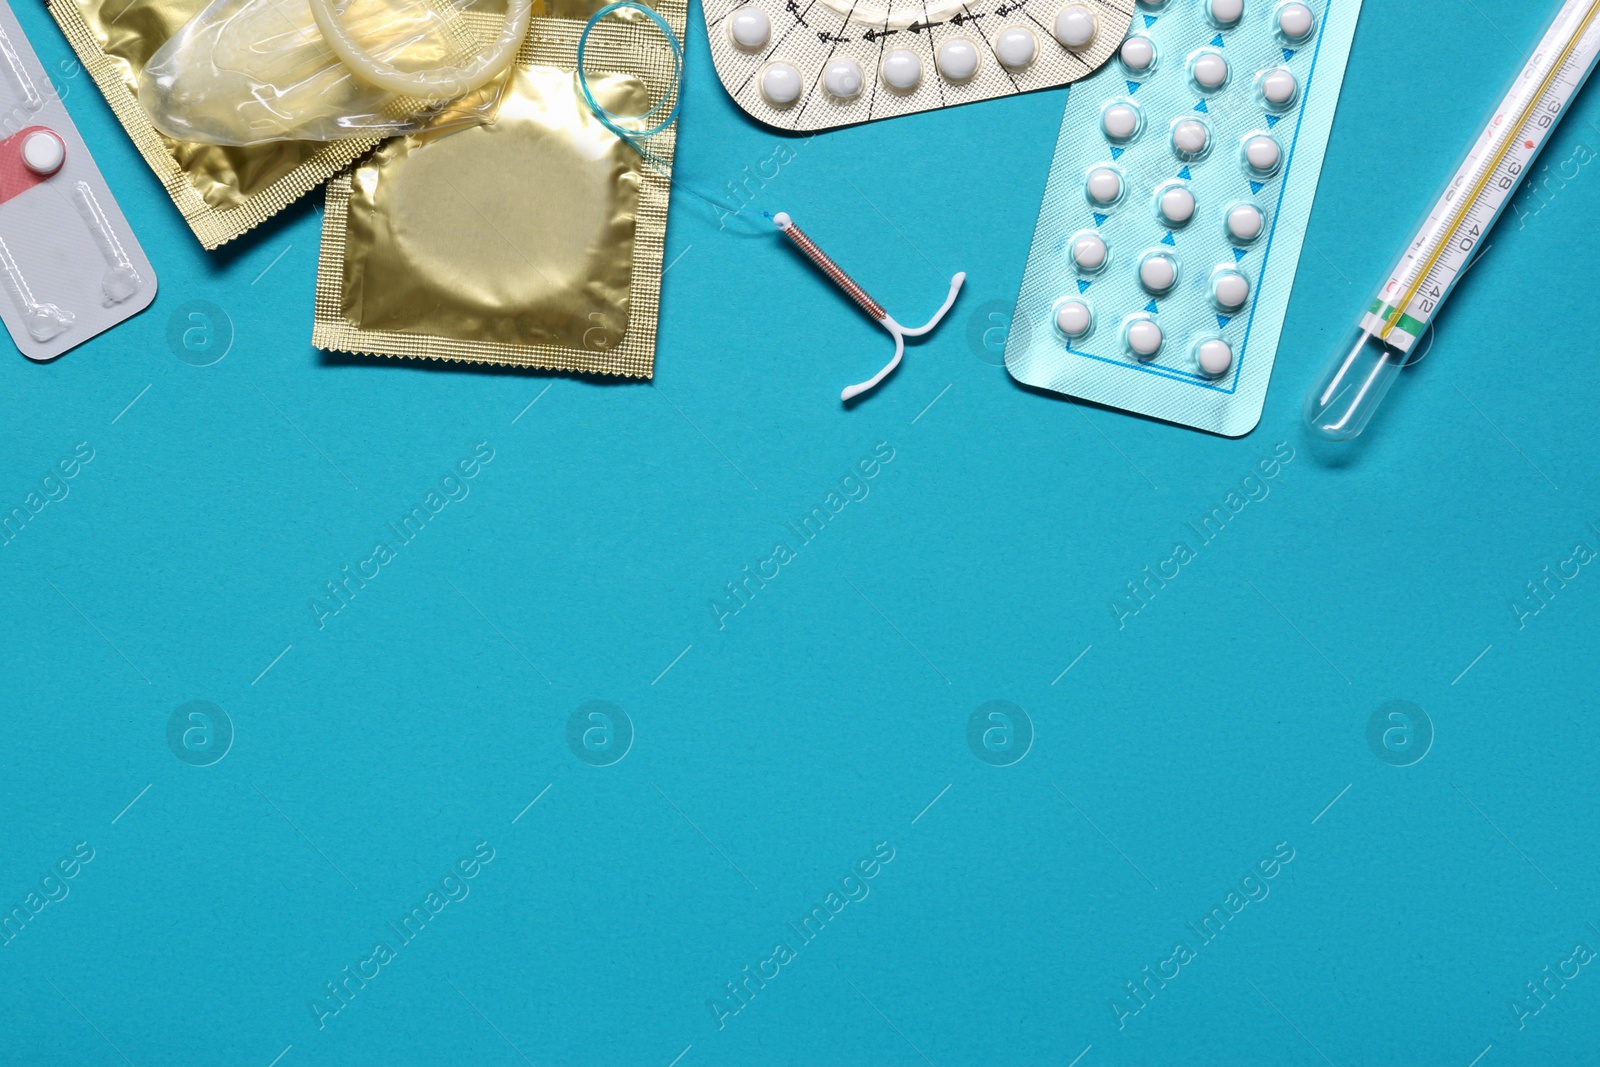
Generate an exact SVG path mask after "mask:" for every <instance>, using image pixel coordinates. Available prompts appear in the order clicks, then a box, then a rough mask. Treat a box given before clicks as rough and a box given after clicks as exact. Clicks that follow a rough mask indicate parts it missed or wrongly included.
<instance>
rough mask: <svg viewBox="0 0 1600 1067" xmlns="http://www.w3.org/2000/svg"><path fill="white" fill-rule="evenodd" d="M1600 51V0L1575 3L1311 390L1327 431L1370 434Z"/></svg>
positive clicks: (1311, 409) (1310, 418)
mask: <svg viewBox="0 0 1600 1067" xmlns="http://www.w3.org/2000/svg"><path fill="white" fill-rule="evenodd" d="M1597 57H1600V0H1566V2H1565V3H1563V4H1562V5H1561V10H1560V11H1558V12H1557V13H1556V17H1555V21H1553V22H1552V23H1551V24H1550V28H1549V29H1548V30H1546V31H1545V35H1544V38H1543V40H1541V41H1540V42H1539V47H1538V48H1537V49H1536V50H1535V51H1534V53H1533V58H1532V59H1530V60H1528V64H1527V66H1525V67H1523V68H1522V72H1521V73H1520V74H1518V75H1517V78H1516V80H1515V81H1514V82H1512V83H1511V89H1510V91H1508V92H1507V93H1506V95H1505V98H1504V99H1503V100H1501V101H1500V103H1499V105H1498V106H1497V107H1496V108H1495V109H1494V113H1493V114H1492V115H1491V116H1490V118H1489V120H1488V123H1487V124H1486V125H1485V127H1484V129H1483V132H1482V133H1480V134H1479V135H1478V139H1477V141H1475V142H1474V143H1473V145H1472V149H1471V150H1470V151H1469V152H1468V153H1467V158H1466V159H1465V160H1464V161H1463V162H1462V164H1461V166H1460V168H1459V169H1458V170H1457V171H1456V173H1455V176H1454V177H1453V178H1452V179H1451V180H1450V184H1449V185H1448V186H1446V187H1445V190H1444V192H1443V193H1442V194H1440V196H1439V199H1438V201H1437V202H1435V203H1434V205H1433V207H1432V208H1431V209H1430V210H1429V212H1428V217H1427V219H1425V220H1424V221H1423V223H1422V226H1421V228H1420V229H1418V230H1417V232H1416V233H1415V234H1413V235H1412V238H1411V243H1410V244H1409V245H1407V246H1406V251H1405V254H1404V255H1403V256H1401V258H1400V263H1399V265H1398V266H1396V267H1395V269H1394V272H1393V273H1392V274H1391V275H1390V276H1389V280H1388V281H1386V282H1385V283H1384V285H1383V288H1382V289H1380V290H1378V294H1377V295H1376V296H1375V297H1373V299H1372V303H1371V305H1370V306H1368V307H1367V309H1366V311H1365V312H1364V313H1363V314H1362V316H1361V320H1360V321H1359V322H1358V323H1357V325H1356V329H1355V336H1354V339H1353V344H1352V343H1348V342H1347V343H1346V344H1344V345H1342V346H1341V347H1340V348H1339V349H1338V351H1337V352H1336V353H1335V354H1334V358H1333V359H1332V361H1331V362H1330V363H1329V364H1328V366H1327V367H1326V369H1324V371H1323V372H1322V374H1321V376H1320V377H1318V379H1317V381H1316V383H1315V384H1314V385H1313V386H1312V387H1311V391H1310V392H1309V393H1307V394H1306V401H1305V414H1306V421H1307V422H1308V423H1309V424H1310V426H1311V429H1312V430H1313V431H1314V432H1316V433H1317V434H1319V435H1321V436H1322V437H1325V438H1328V439H1330V440H1334V441H1348V440H1350V439H1351V438H1353V437H1355V436H1357V435H1358V434H1360V433H1361V431H1362V430H1363V429H1365V428H1366V425H1367V423H1368V421H1369V420H1371V418H1372V414H1373V412H1375V411H1376V410H1377V409H1378V405H1379V404H1380V403H1382V402H1383V398H1384V396H1385V395H1386V394H1387V393H1388V392H1389V387H1390V386H1391V385H1393V384H1394V380H1395V378H1396V376H1398V375H1399V373H1400V368H1401V367H1402V366H1404V365H1405V363H1406V359H1407V357H1408V356H1409V354H1410V352H1411V349H1412V346H1413V345H1415V344H1416V343H1417V341H1418V339H1419V338H1421V336H1422V334H1423V332H1424V331H1426V330H1427V328H1428V325H1429V323H1431V322H1432V321H1433V316H1434V315H1436V314H1437V313H1438V311H1439V305H1441V304H1443V303H1444V302H1445V300H1446V298H1448V297H1449V295H1450V293H1451V291H1452V290H1453V289H1454V288H1455V284H1456V282H1457V281H1458V280H1459V279H1460V278H1461V275H1462V274H1463V273H1464V272H1465V271H1466V269H1467V267H1468V265H1469V264H1470V263H1471V261H1472V257H1473V255H1474V253H1475V252H1476V251H1477V249H1478V247H1479V246H1480V244H1481V243H1482V241H1483V238H1484V236H1485V235H1486V234H1487V233H1488V232H1489V228H1490V227H1491V226H1493V225H1494V224H1495V220H1497V219H1498V218H1499V217H1500V213H1501V212H1502V211H1504V210H1505V208H1506V205H1507V204H1509V203H1511V198H1512V197H1513V196H1514V195H1515V194H1516V191H1517V187H1518V186H1520V185H1521V184H1522V179H1523V178H1524V177H1525V176H1526V175H1527V173H1528V171H1529V170H1530V169H1531V167H1532V165H1533V161H1534V159H1535V158H1536V157H1537V156H1538V155H1539V151H1540V150H1541V149H1542V148H1543V147H1544V144H1545V141H1546V139H1547V138H1548V137H1549V136H1550V131H1551V130H1553V129H1555V125H1556V123H1557V122H1560V121H1561V117H1562V116H1563V115H1565V114H1566V111H1567V105H1568V104H1570V103H1571V102H1572V98H1573V97H1574V96H1575V95H1576V94H1577V92H1578V90H1579V89H1580V88H1582V86H1583V83H1584V82H1585V81H1587V80H1588V78H1589V74H1590V73H1591V72H1592V71H1593V70H1594V66H1595V60H1596V58H1597Z"/></svg>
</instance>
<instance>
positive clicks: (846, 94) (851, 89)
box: [822, 56, 866, 100]
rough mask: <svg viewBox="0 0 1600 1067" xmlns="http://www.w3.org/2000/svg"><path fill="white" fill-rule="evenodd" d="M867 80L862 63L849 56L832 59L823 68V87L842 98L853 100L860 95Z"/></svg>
mask: <svg viewBox="0 0 1600 1067" xmlns="http://www.w3.org/2000/svg"><path fill="white" fill-rule="evenodd" d="M865 81H866V78H865V77H864V76H863V75H862V73H861V64H860V63H857V62H856V61H855V60H853V59H851V58H850V57H849V56H839V57H837V58H835V59H830V60H828V65H827V66H826V67H824V68H822V87H823V88H824V89H826V90H828V93H829V94H830V95H832V96H834V97H836V98H837V99H840V100H853V99H855V98H856V97H857V96H859V95H860V93H861V86H862V84H863V83H864V82H865Z"/></svg>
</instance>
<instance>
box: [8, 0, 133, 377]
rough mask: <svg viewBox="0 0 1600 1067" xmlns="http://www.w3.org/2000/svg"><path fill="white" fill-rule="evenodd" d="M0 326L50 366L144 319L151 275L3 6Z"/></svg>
mask: <svg viewBox="0 0 1600 1067" xmlns="http://www.w3.org/2000/svg"><path fill="white" fill-rule="evenodd" d="M0 288H3V289H4V290H5V295H4V296H3V297H0V319H4V321H5V324H6V329H7V330H8V331H10V333H11V339H12V340H13V341H15V342H16V344H17V348H18V349H20V350H21V351H22V354H23V355H25V356H27V357H28V358H29V359H33V360H45V359H53V358H55V357H56V356H59V355H60V354H61V353H63V352H65V351H66V350H67V349H69V348H72V347H73V346H75V345H79V344H82V343H83V342H84V341H87V340H88V339H89V338H91V337H93V336H94V335H95V334H97V333H100V332H102V331H104V330H108V329H110V328H111V327H113V326H115V325H116V324H117V323H119V322H121V321H122V320H123V319H126V318H128V317H130V316H132V315H135V314H137V313H138V312H140V311H142V310H144V309H145V308H146V307H148V306H149V304H150V301H151V300H153V299H155V295H156V275H155V271H153V270H151V269H150V261H149V260H147V259H145V257H144V252H143V250H141V249H140V248H139V244H138V242H137V241H135V240H134V238H133V231H132V230H131V229H130V228H129V226H128V220H127V219H125V218H123V217H122V211H121V210H120V209H119V208H118V207H117V203H116V201H115V200H113V199H112V198H111V190H110V189H109V188H108V187H107V186H106V183H105V179H104V178H102V177H101V176H100V171H99V169H98V168H97V167H96V166H95V165H94V160H93V159H91V158H90V156H89V149H88V146H86V145H85V144H84V143H83V138H82V137H79V136H78V131H77V128H76V127H75V126H73V124H72V120H71V119H70V118H68V117H67V109H66V106H65V105H64V104H62V102H61V98H60V96H59V95H58V94H57V93H56V92H55V90H54V88H52V86H51V84H50V79H49V77H48V76H47V75H46V74H45V71H44V68H43V67H42V66H41V65H40V63H39V58H38V57H37V56H36V55H34V54H33V49H32V48H30V47H29V46H28V40H27V38H26V37H24V36H23V34H22V27H21V26H19V25H18V24H17V20H16V16H15V15H13V14H12V12H11V8H10V7H9V6H8V5H6V4H4V3H0Z"/></svg>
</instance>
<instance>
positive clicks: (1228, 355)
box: [1195, 339, 1233, 378]
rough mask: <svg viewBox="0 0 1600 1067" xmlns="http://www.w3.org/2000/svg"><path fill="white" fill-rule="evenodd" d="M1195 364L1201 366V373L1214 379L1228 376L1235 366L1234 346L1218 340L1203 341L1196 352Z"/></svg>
mask: <svg viewBox="0 0 1600 1067" xmlns="http://www.w3.org/2000/svg"><path fill="white" fill-rule="evenodd" d="M1195 362H1197V363H1199V364H1200V371H1201V373H1203V374H1207V375H1210V376H1211V377H1213V378H1215V377H1218V376H1219V375H1223V374H1226V373H1228V368H1229V367H1232V366H1233V346H1232V345H1230V344H1229V343H1228V342H1226V341H1219V340H1216V339H1212V340H1210V341H1202V342H1200V347H1199V348H1198V349H1197V350H1196V351H1195Z"/></svg>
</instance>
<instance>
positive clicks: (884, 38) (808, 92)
mask: <svg viewBox="0 0 1600 1067" xmlns="http://www.w3.org/2000/svg"><path fill="white" fill-rule="evenodd" d="M1133 6H1134V0H899V2H898V3H897V2H896V0H709V2H708V3H707V4H706V5H705V20H706V33H707V34H708V36H709V37H710V41H711V61H712V64H713V65H714V66H715V67H716V68H717V77H718V78H721V79H722V86H723V88H724V89H726V90H727V91H728V95H729V96H731V97H733V99H734V102H735V103H737V104H738V105H739V106H740V107H742V108H743V109H744V110H745V111H746V112H748V113H749V114H750V115H751V116H752V117H754V118H756V119H759V120H760V121H762V122H765V123H766V124H767V125H769V126H776V127H779V128H780V129H786V130H826V129H831V128H833V127H835V126H848V125H850V124H852V123H857V122H870V121H872V120H874V119H884V118H890V117H892V116H895V115H909V114H911V113H913V112H917V111H932V110H934V109H936V108H942V107H952V106H954V105H956V104H967V103H971V102H972V101H975V100H989V99H992V98H994V97H997V96H1009V95H1011V94H1014V93H1026V92H1031V91H1032V90H1034V89H1049V88H1053V87H1055V86H1058V85H1066V84H1068V83H1069V82H1075V81H1077V80H1078V79H1080V78H1085V77H1088V76H1089V75H1090V74H1092V73H1094V72H1095V71H1096V70H1097V69H1099V68H1100V67H1101V66H1102V65H1103V64H1104V63H1105V62H1106V60H1108V59H1110V58H1111V56H1112V54H1113V53H1114V52H1115V51H1116V47H1117V45H1118V44H1119V43H1121V41H1122V38H1123V36H1124V35H1125V34H1126V33H1127V32H1128V23H1129V20H1130V19H1131V18H1132V16H1133Z"/></svg>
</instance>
